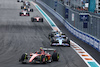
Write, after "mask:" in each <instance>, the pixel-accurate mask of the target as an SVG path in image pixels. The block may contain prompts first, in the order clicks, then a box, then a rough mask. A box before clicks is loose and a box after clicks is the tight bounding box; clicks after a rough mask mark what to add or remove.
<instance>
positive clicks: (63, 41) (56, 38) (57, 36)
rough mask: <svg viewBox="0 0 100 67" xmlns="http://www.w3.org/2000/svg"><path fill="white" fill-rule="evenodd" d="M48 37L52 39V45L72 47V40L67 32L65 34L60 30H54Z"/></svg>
mask: <svg viewBox="0 0 100 67" xmlns="http://www.w3.org/2000/svg"><path fill="white" fill-rule="evenodd" d="M48 38H49V40H50V45H51V46H53V45H54V46H68V47H70V40H69V38H68V37H66V35H65V34H63V33H62V32H60V31H52V33H50V34H49V35H48Z"/></svg>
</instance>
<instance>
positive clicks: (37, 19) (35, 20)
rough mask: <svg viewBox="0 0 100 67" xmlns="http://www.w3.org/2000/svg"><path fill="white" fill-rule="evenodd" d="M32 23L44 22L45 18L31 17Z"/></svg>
mask: <svg viewBox="0 0 100 67" xmlns="http://www.w3.org/2000/svg"><path fill="white" fill-rule="evenodd" d="M31 21H32V22H43V18H42V17H39V16H35V17H31Z"/></svg>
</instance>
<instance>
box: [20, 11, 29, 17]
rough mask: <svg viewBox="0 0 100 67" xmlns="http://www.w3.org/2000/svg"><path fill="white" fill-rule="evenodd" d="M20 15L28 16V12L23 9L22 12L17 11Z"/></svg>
mask: <svg viewBox="0 0 100 67" xmlns="http://www.w3.org/2000/svg"><path fill="white" fill-rule="evenodd" d="M19 15H20V16H30V13H29V12H27V11H25V10H23V11H22V12H20V13H19Z"/></svg>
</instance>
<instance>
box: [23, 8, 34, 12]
mask: <svg viewBox="0 0 100 67" xmlns="http://www.w3.org/2000/svg"><path fill="white" fill-rule="evenodd" d="M24 10H27V11H28V12H33V9H30V8H27V9H24Z"/></svg>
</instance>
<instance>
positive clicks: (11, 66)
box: [0, 0, 88, 67]
mask: <svg viewBox="0 0 100 67" xmlns="http://www.w3.org/2000/svg"><path fill="white" fill-rule="evenodd" d="M22 5H23V4H22V3H19V2H17V0H0V67H88V66H87V65H86V64H85V62H84V61H83V60H82V59H81V58H80V57H79V55H78V54H77V53H76V52H75V51H74V50H73V49H72V48H71V47H51V46H50V42H49V39H48V34H49V33H50V32H51V30H52V28H51V27H50V25H49V24H48V23H47V21H46V20H45V19H44V18H43V19H44V22H43V23H42V22H31V17H32V16H37V15H38V16H40V17H43V16H42V15H41V14H40V13H39V11H38V10H37V9H36V8H35V7H34V6H33V5H32V4H31V6H30V8H33V9H34V12H30V17H27V16H19V12H20V11H21V6H22ZM50 17H52V18H54V19H53V20H55V21H54V22H58V24H57V25H58V27H60V29H61V30H62V32H64V33H65V34H66V33H67V31H66V30H65V27H64V26H63V25H62V24H61V23H60V22H59V21H58V20H57V19H56V18H55V17H54V16H52V15H50ZM59 23H60V24H59ZM40 47H48V48H49V47H50V48H55V49H57V51H58V52H59V53H60V59H59V61H58V62H52V63H47V64H21V63H20V62H19V58H20V57H21V55H22V54H23V53H26V52H27V53H28V54H29V53H30V52H35V51H37V50H39V48H40Z"/></svg>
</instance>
